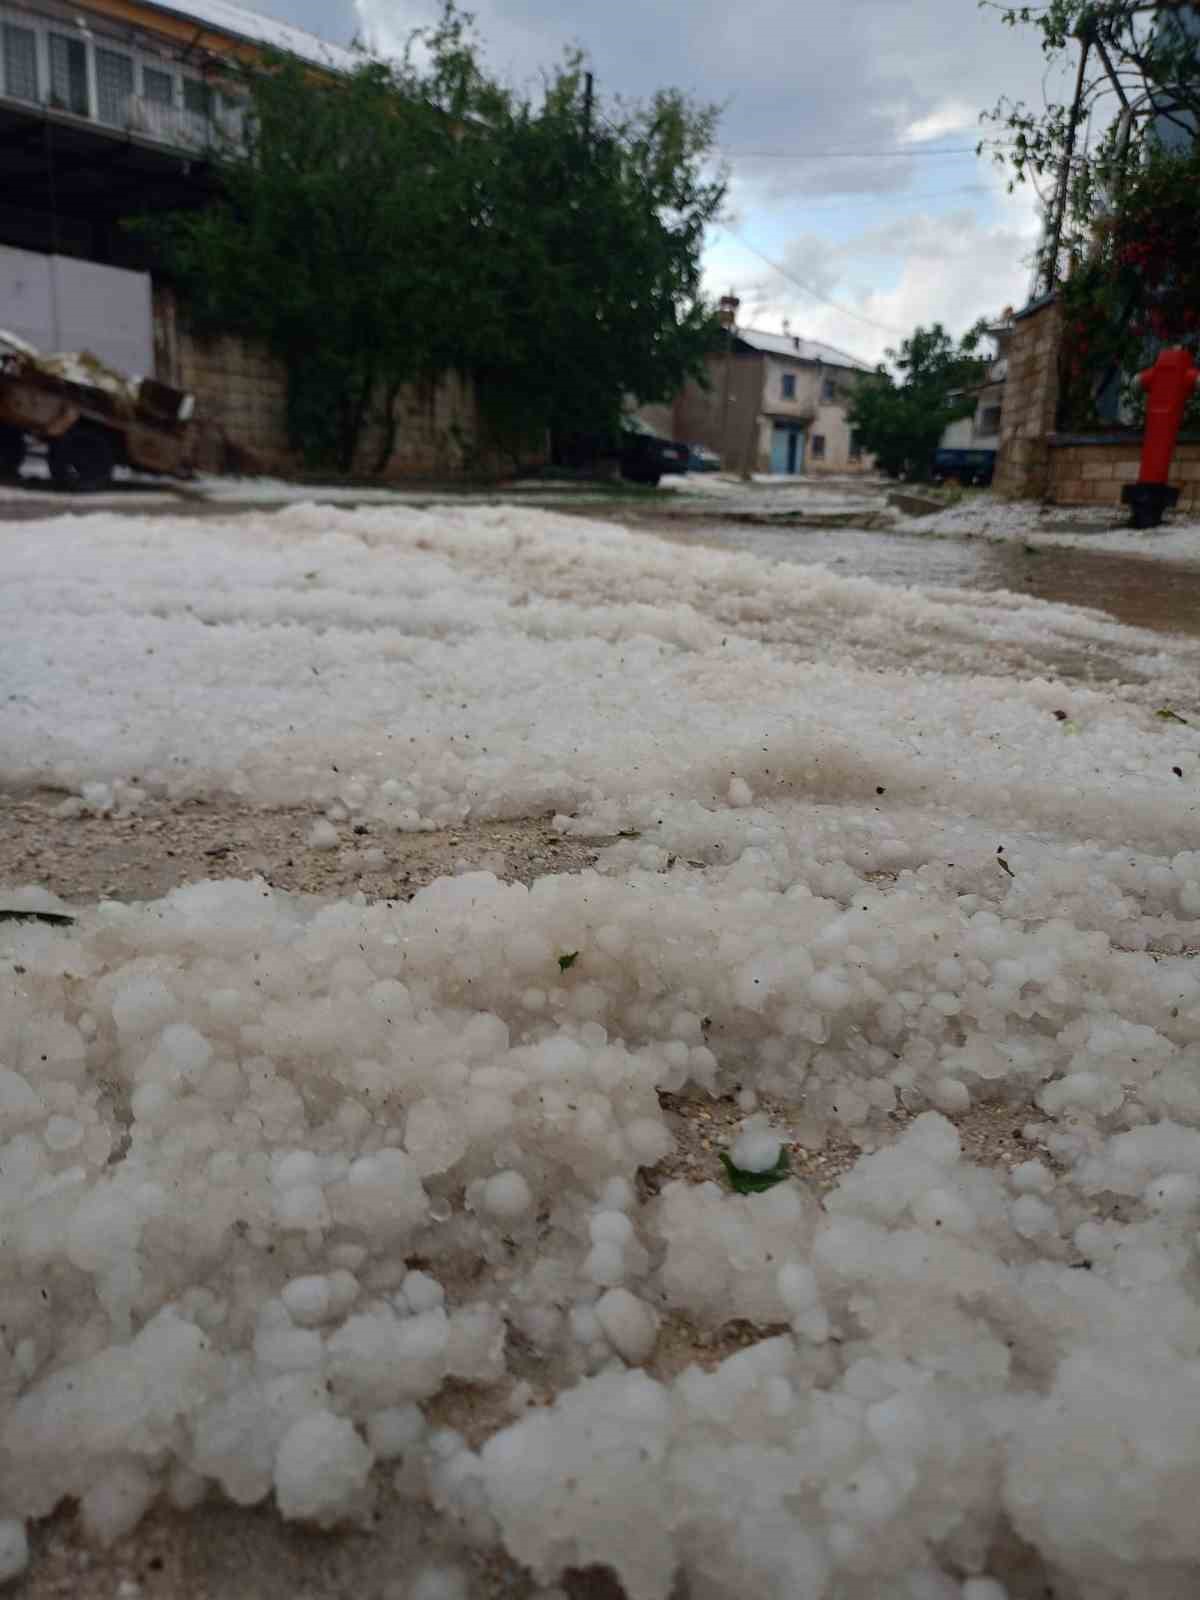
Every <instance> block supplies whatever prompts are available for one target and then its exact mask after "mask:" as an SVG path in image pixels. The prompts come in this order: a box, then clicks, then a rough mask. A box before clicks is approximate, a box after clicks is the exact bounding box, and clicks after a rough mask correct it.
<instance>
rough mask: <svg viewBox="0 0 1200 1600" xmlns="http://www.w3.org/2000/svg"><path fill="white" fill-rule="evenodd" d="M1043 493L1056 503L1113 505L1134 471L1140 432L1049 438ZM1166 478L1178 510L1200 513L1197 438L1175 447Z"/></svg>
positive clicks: (1199, 445) (1139, 451)
mask: <svg viewBox="0 0 1200 1600" xmlns="http://www.w3.org/2000/svg"><path fill="white" fill-rule="evenodd" d="M1048 443H1049V456H1050V464H1049V474H1048V480H1047V498H1048V499H1050V500H1051V501H1053V503H1054V504H1055V505H1060V506H1106V505H1111V506H1118V505H1120V504H1121V490H1122V489H1123V488H1124V486H1125V485H1126V484H1127V483H1133V482H1134V481H1135V480H1136V478H1137V475H1138V467H1139V464H1140V462H1141V456H1142V441H1141V438H1140V437H1139V436H1136V435H1134V436H1131V437H1129V438H1127V439H1115V440H1097V439H1079V438H1071V437H1070V436H1067V437H1065V438H1063V437H1061V436H1060V437H1057V438H1055V437H1051V439H1050V440H1049V442H1048ZM1170 481H1171V482H1172V483H1173V484H1175V485H1176V486H1177V488H1178V489H1179V491H1180V494H1179V507H1180V510H1182V511H1190V512H1200V439H1190V440H1188V441H1187V442H1185V443H1181V444H1179V445H1178V446H1177V447H1176V450H1175V459H1174V462H1173V463H1172V467H1171V479H1170Z"/></svg>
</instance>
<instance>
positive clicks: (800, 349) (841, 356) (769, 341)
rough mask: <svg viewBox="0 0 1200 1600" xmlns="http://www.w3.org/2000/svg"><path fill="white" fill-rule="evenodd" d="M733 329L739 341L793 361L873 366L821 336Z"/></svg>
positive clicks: (860, 369)
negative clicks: (811, 337)
mask: <svg viewBox="0 0 1200 1600" xmlns="http://www.w3.org/2000/svg"><path fill="white" fill-rule="evenodd" d="M735 332H736V334H737V337H738V339H739V340H740V341H741V342H742V344H745V345H749V347H750V349H751V350H760V351H762V353H763V354H764V355H770V356H791V357H792V359H793V360H794V361H820V362H821V363H822V364H823V365H824V366H827V367H852V368H854V369H855V370H856V371H858V372H874V370H875V369H874V367H872V366H871V365H870V364H869V363H868V362H866V361H860V360H859V359H858V357H857V356H849V355H847V354H846V352H845V351H844V350H838V349H836V348H835V347H834V346H833V345H831V344H823V343H822V342H821V340H820V339H801V338H799V337H798V336H797V335H796V334H791V333H760V332H759V331H758V329H757V328H738V329H736V330H735Z"/></svg>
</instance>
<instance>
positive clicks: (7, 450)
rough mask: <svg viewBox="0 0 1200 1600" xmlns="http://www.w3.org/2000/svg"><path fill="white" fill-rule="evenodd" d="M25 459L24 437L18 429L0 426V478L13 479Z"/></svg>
mask: <svg viewBox="0 0 1200 1600" xmlns="http://www.w3.org/2000/svg"><path fill="white" fill-rule="evenodd" d="M24 459H25V435H24V434H23V433H22V432H21V430H20V428H10V427H8V426H7V425H4V426H0V478H15V477H16V476H17V474H18V472H20V470H21V463H22V461H24Z"/></svg>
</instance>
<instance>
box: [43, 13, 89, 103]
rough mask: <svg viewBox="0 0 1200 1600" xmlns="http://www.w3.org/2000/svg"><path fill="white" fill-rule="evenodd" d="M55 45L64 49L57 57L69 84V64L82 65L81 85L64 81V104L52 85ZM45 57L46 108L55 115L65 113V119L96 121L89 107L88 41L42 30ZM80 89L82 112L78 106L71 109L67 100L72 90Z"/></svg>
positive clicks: (52, 29) (70, 66) (75, 36)
mask: <svg viewBox="0 0 1200 1600" xmlns="http://www.w3.org/2000/svg"><path fill="white" fill-rule="evenodd" d="M56 44H58V45H62V46H64V47H65V48H64V50H63V52H61V53H62V55H63V57H64V60H63V66H64V68H65V70H66V74H67V78H68V80H70V78H71V76H72V73H71V68H72V63H73V62H74V63H76V64H78V63H80V62H82V65H83V75H82V80H81V84H76V83H72V82H70V81H68V84H67V89H68V97H67V99H66V100H64V99H63V98H62V97H61V96H60V95H59V92H58V88H57V86H56V84H55V53H56V52H55V48H54V47H55V45H56ZM76 51H78V55H76V54H75V52H76ZM46 57H47V60H48V62H49V66H50V76H49V82H48V84H47V102H48V104H49V105H50V106H51V108H52V109H53V110H55V111H65V112H67V114H68V115H69V116H72V117H86V118H87V119H88V121H89V122H94V121H95V120H96V117H95V108H94V106H93V105H92V73H91V62H90V60H89V58H88V40H86V39H83V38H80V37H78V36H77V35H72V34H69V33H63V32H60V31H59V30H58V29H57V28H47V30H46ZM80 86H82V89H83V105H82V108H81V107H80V106H78V105H75V104H73V103H71V99H70V93H71V92H72V91H74V90H75V89H76V88H79V87H80Z"/></svg>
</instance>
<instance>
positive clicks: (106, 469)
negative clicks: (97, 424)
mask: <svg viewBox="0 0 1200 1600" xmlns="http://www.w3.org/2000/svg"><path fill="white" fill-rule="evenodd" d="M116 455H117V453H116V450H115V449H114V447H113V441H112V436H111V435H110V434H108V433H106V432H105V431H104V429H103V428H90V427H88V426H87V425H86V424H85V423H82V422H77V423H76V424H75V426H74V427H73V428H71V429H69V430H68V432H66V433H64V434H63V436H62V438H61V439H52V440H51V441H50V449H49V451H48V456H49V461H50V476H51V477H52V478H53V479H54V483H55V487H56V488H59V489H67V490H70V491H72V492H73V493H75V494H88V493H90V492H91V491H92V490H93V489H103V488H104V487H105V485H106V484H108V483H110V482H111V481H112V474H113V466H114V464H115V462H116Z"/></svg>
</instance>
